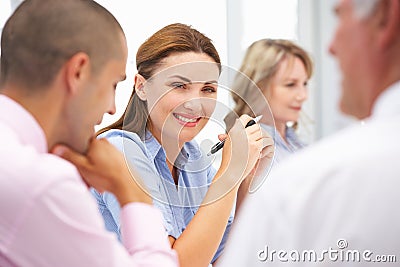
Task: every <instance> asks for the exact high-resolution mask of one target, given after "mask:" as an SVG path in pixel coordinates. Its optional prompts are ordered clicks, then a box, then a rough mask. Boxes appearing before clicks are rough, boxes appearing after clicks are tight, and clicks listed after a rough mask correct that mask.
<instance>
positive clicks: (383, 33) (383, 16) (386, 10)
mask: <svg viewBox="0 0 400 267" xmlns="http://www.w3.org/2000/svg"><path fill="white" fill-rule="evenodd" d="M377 9H378V10H377V12H376V13H377V16H378V27H379V33H378V36H377V37H378V42H379V46H380V48H381V49H383V50H387V49H388V48H389V47H390V46H392V45H397V42H395V40H396V39H397V38H399V33H400V1H399V0H385V1H380V2H379V4H378V7H377Z"/></svg>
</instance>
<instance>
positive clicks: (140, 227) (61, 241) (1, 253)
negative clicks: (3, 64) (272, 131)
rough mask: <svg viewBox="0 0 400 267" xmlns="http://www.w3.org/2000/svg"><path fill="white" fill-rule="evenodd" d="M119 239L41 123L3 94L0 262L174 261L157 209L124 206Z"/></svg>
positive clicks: (79, 266)
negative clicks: (52, 148) (55, 152)
mask: <svg viewBox="0 0 400 267" xmlns="http://www.w3.org/2000/svg"><path fill="white" fill-rule="evenodd" d="M121 225H122V239H123V240H124V241H123V243H124V246H125V247H124V246H123V245H121V244H120V243H119V242H118V241H117V238H116V237H115V236H114V234H112V233H110V232H107V231H106V230H105V227H104V222H103V219H102V217H101V215H100V214H99V211H98V208H97V204H96V202H95V200H94V199H93V197H92V195H91V194H90V192H89V191H88V189H87V187H86V186H85V184H84V183H83V181H82V180H81V177H80V176H79V173H78V172H77V170H76V168H75V167H74V166H73V165H72V164H70V163H69V162H67V161H65V160H63V159H61V158H59V157H57V156H55V155H52V154H49V153H48V148H47V142H46V138H45V135H44V132H43V130H42V129H41V127H40V126H39V124H38V123H37V121H36V120H35V119H34V117H33V116H32V115H31V114H30V113H29V112H27V111H26V110H25V109H24V108H23V107H22V106H20V105H19V104H18V103H16V102H14V101H13V100H12V99H10V98H8V97H6V96H4V95H0V266H1V267H11V266H35V267H38V266H48V267H95V266H107V267H112V266H146V267H150V266H163V267H166V266H178V260H177V256H176V253H175V251H173V250H172V249H171V248H170V244H169V242H168V239H167V236H166V233H165V229H164V227H163V225H162V218H161V214H160V212H159V211H158V210H157V209H156V208H154V207H152V206H150V205H147V204H142V203H131V204H128V205H125V206H124V207H123V208H122V211H121Z"/></svg>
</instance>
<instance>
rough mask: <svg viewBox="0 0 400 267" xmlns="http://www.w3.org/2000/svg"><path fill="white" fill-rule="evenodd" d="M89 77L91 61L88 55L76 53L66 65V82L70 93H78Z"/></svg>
mask: <svg viewBox="0 0 400 267" xmlns="http://www.w3.org/2000/svg"><path fill="white" fill-rule="evenodd" d="M89 76H90V60H89V56H88V55H87V54H85V53H83V52H79V53H76V54H75V55H73V56H72V57H71V58H70V59H69V60H68V61H67V62H66V63H65V82H66V85H67V88H68V91H69V92H70V93H72V94H75V93H76V92H78V91H79V88H81V86H82V84H83V83H84V82H85V81H86V80H87V79H88V78H89Z"/></svg>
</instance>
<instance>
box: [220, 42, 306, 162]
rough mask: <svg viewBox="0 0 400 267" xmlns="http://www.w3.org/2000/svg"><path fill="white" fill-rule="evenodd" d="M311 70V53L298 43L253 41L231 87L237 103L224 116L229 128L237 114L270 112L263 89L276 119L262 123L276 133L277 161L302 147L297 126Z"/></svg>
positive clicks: (274, 134) (269, 130)
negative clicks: (296, 130)
mask: <svg viewBox="0 0 400 267" xmlns="http://www.w3.org/2000/svg"><path fill="white" fill-rule="evenodd" d="M312 72H313V63H312V61H311V58H310V56H309V55H308V53H307V52H306V51H305V50H304V49H302V48H301V47H299V46H298V45H296V44H295V43H293V42H291V41H288V40H279V39H276V40H273V39H262V40H258V41H256V42H254V43H253V44H252V45H251V46H250V47H249V48H248V49H247V52H246V54H245V57H244V59H243V62H242V65H241V67H240V73H239V74H238V75H237V76H236V78H235V80H234V82H233V85H232V87H231V90H232V97H233V100H234V101H235V104H236V105H235V107H234V110H233V112H231V113H230V114H228V115H227V117H226V118H225V123H226V125H227V129H230V127H231V125H233V122H234V119H235V118H236V117H238V116H241V115H243V114H248V115H250V116H254V115H256V114H254V113H257V115H258V114H261V113H265V112H266V113H268V112H269V110H268V105H267V104H266V102H265V100H264V98H263V97H260V95H261V94H260V90H261V93H262V95H263V96H264V97H265V99H266V100H267V101H268V103H269V107H270V109H271V112H272V115H273V121H272V120H270V121H264V124H261V125H262V127H263V128H264V129H266V130H267V131H268V132H270V133H271V135H273V136H274V142H275V156H274V162H275V163H277V162H280V161H281V160H282V159H284V158H285V157H286V156H287V155H289V154H291V153H293V152H295V151H297V150H298V149H301V148H302V147H303V146H304V144H303V142H301V141H300V140H299V138H298V136H297V134H296V132H295V129H296V126H297V121H298V119H299V116H300V113H301V110H302V105H303V103H304V101H305V100H306V99H307V96H308V92H307V83H308V80H309V79H310V77H311V76H312ZM243 74H244V75H243ZM266 110H268V111H266ZM268 117H269V116H264V118H268ZM274 123H275V128H274V127H273V126H274Z"/></svg>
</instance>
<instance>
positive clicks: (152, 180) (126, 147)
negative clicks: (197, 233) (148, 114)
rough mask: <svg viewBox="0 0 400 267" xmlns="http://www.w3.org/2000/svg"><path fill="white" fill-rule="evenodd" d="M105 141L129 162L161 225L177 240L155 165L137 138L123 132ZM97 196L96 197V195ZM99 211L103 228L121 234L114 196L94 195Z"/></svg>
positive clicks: (166, 198) (117, 206) (118, 211)
mask: <svg viewBox="0 0 400 267" xmlns="http://www.w3.org/2000/svg"><path fill="white" fill-rule="evenodd" d="M107 140H108V141H109V142H110V143H111V144H113V145H114V146H115V147H116V148H117V149H119V150H120V151H122V152H123V153H124V155H125V157H126V159H127V161H128V162H130V163H131V164H130V167H131V168H134V169H133V170H132V171H133V172H137V173H138V174H139V175H140V177H141V178H142V179H143V181H144V183H145V185H146V189H147V191H148V193H149V195H150V196H151V197H152V199H153V204H154V206H155V207H156V208H157V209H158V210H160V212H161V214H162V215H163V216H162V219H163V225H164V228H165V231H166V232H167V233H168V234H169V235H171V236H173V237H175V238H177V237H178V236H179V234H180V233H179V231H178V230H177V229H176V227H174V225H175V224H174V216H173V214H172V211H171V209H170V208H169V205H168V203H169V201H168V197H167V194H166V192H165V191H164V190H163V186H162V185H161V181H160V180H161V178H160V177H159V175H158V173H157V172H156V171H155V169H154V166H153V165H152V163H151V162H150V159H149V158H148V157H147V155H146V154H145V148H144V145H143V143H142V141H141V140H140V138H139V136H137V135H136V134H132V135H129V136H127V135H126V134H124V133H121V132H120V134H118V135H117V134H113V135H111V136H110V137H108V138H107ZM95 196H96V194H95ZM96 198H97V200H98V205H99V209H100V211H101V213H102V215H103V218H104V220H105V223H106V228H107V229H109V230H110V231H112V232H115V233H116V234H117V235H118V238H121V235H120V229H119V228H120V225H121V222H120V207H119V204H118V202H116V201H115V200H116V199H115V197H114V196H113V195H112V194H111V193H107V192H106V193H103V194H101V195H99V194H97V196H96Z"/></svg>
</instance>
